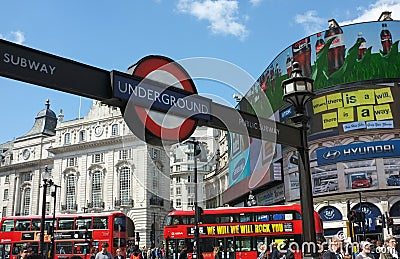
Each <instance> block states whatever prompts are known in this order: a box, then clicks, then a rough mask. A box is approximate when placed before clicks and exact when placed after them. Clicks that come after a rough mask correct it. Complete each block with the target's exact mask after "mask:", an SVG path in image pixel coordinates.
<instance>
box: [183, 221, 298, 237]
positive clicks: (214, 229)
mask: <svg viewBox="0 0 400 259" xmlns="http://www.w3.org/2000/svg"><path fill="white" fill-rule="evenodd" d="M285 232H293V223H292V222H286V223H260V224H242V225H213V226H201V227H199V233H200V234H202V235H208V236H220V235H249V234H270V233H285ZM188 233H189V235H193V234H194V229H193V228H188Z"/></svg>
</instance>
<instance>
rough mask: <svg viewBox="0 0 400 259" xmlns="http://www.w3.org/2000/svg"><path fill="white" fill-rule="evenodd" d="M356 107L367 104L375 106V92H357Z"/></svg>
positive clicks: (370, 90)
mask: <svg viewBox="0 0 400 259" xmlns="http://www.w3.org/2000/svg"><path fill="white" fill-rule="evenodd" d="M357 104H358V105H367V104H375V90H374V89H368V90H358V97H357Z"/></svg>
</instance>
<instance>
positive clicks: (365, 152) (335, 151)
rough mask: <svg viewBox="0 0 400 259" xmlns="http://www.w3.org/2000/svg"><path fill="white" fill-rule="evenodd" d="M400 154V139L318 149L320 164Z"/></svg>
mask: <svg viewBox="0 0 400 259" xmlns="http://www.w3.org/2000/svg"><path fill="white" fill-rule="evenodd" d="M396 156H400V140H388V141H376V142H367V143H355V144H350V145H344V146H337V147H329V148H320V149H318V150H317V162H318V165H326V164H333V163H337V162H344V161H350V160H361V159H370V158H378V157H396Z"/></svg>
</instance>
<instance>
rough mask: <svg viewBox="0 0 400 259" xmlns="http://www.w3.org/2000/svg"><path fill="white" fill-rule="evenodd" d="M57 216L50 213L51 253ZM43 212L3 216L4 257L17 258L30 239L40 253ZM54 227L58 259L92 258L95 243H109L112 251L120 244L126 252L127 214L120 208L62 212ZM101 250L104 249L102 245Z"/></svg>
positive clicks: (0, 241) (0, 255)
mask: <svg viewBox="0 0 400 259" xmlns="http://www.w3.org/2000/svg"><path fill="white" fill-rule="evenodd" d="M53 220H54V219H53V217H52V216H46V219H45V224H44V227H45V228H44V229H45V236H44V240H45V249H44V251H46V253H47V254H48V255H49V254H50V253H51V251H53V246H52V242H51V239H52V235H51V233H50V229H52V226H53ZM40 225H41V216H37V215H34V216H10V217H3V218H2V219H1V225H0V259H16V258H17V256H18V252H19V248H20V247H21V246H22V245H23V244H25V243H29V244H31V245H32V247H33V250H34V252H35V253H38V250H39V243H40ZM54 226H55V229H54V231H53V238H54V250H55V256H54V258H56V259H58V258H59V259H67V258H72V257H73V258H76V259H89V258H90V251H91V248H92V247H99V248H100V247H101V245H102V244H103V243H105V242H107V243H108V244H109V249H108V251H110V252H111V253H113V254H115V250H116V249H117V248H121V250H122V251H123V252H125V247H126V238H127V233H126V216H125V214H123V213H120V212H105V213H84V214H59V215H56V218H55V224H54ZM100 250H101V249H100Z"/></svg>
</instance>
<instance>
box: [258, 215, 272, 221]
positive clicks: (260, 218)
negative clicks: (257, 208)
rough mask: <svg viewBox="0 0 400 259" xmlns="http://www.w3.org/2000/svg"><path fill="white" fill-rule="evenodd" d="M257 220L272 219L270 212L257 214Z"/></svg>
mask: <svg viewBox="0 0 400 259" xmlns="http://www.w3.org/2000/svg"><path fill="white" fill-rule="evenodd" d="M256 221H258V222H267V221H270V215H269V214H258V215H256Z"/></svg>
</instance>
